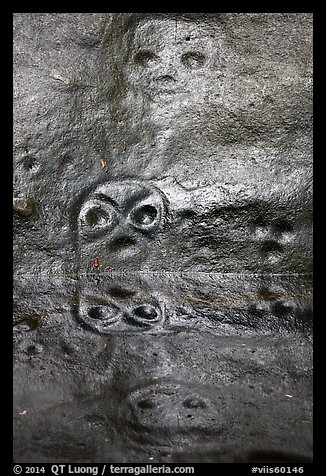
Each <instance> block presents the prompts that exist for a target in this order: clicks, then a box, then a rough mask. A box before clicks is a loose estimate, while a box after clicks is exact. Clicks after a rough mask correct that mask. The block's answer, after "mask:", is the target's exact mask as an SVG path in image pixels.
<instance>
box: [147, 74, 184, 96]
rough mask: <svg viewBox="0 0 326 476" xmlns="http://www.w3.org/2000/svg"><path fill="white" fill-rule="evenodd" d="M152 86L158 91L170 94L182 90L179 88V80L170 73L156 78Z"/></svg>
mask: <svg viewBox="0 0 326 476" xmlns="http://www.w3.org/2000/svg"><path fill="white" fill-rule="evenodd" d="M152 88H153V90H155V91H156V92H163V93H168V94H169V93H176V92H180V91H179V89H177V80H176V79H175V78H174V77H173V76H170V75H164V76H159V77H158V78H155V79H154V81H153V86H152Z"/></svg>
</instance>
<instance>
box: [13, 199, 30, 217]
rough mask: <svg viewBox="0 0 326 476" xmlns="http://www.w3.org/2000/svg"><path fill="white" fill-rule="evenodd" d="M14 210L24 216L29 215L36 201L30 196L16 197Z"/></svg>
mask: <svg viewBox="0 0 326 476" xmlns="http://www.w3.org/2000/svg"><path fill="white" fill-rule="evenodd" d="M13 207H14V211H15V212H16V213H18V214H19V215H21V216H23V217H29V216H31V214H32V213H33V211H34V201H33V200H32V199H31V198H28V197H20V198H14V202H13Z"/></svg>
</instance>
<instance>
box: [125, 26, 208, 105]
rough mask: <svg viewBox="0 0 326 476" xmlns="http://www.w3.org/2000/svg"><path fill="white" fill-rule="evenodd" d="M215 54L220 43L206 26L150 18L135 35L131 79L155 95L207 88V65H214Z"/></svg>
mask: <svg viewBox="0 0 326 476" xmlns="http://www.w3.org/2000/svg"><path fill="white" fill-rule="evenodd" d="M214 48H215V51H214ZM215 54H217V52H216V44H215V45H213V40H212V35H211V33H210V32H209V31H208V30H207V29H205V28H204V27H203V26H198V25H195V24H193V23H190V22H185V21H171V20H164V21H160V22H158V21H147V22H144V23H143V24H141V26H140V27H139V28H138V30H137V31H136V34H135V39H134V47H133V55H132V58H131V64H130V71H129V76H130V78H129V80H130V82H131V83H132V84H133V85H134V86H135V87H136V88H142V89H143V90H144V92H145V93H148V94H149V95H154V96H157V95H162V94H163V95H173V94H175V93H183V92H189V91H194V92H196V93H199V92H200V91H201V90H202V89H203V88H204V89H205V86H204V85H205V82H206V83H207V78H206V76H207V68H211V67H212V65H213V56H214V55H215ZM198 88H199V90H198Z"/></svg>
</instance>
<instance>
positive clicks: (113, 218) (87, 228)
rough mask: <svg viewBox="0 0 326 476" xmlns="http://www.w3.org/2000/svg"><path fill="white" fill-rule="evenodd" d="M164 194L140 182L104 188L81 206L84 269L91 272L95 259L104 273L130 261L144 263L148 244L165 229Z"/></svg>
mask: <svg viewBox="0 0 326 476" xmlns="http://www.w3.org/2000/svg"><path fill="white" fill-rule="evenodd" d="M164 217H165V205H164V200H163V194H162V193H161V192H159V190H158V189H157V188H155V187H153V186H151V185H149V184H146V185H142V184H141V183H139V182H137V181H128V182H123V181H122V182H115V183H108V184H105V185H100V186H99V187H97V189H96V190H94V191H93V192H92V193H91V194H90V195H89V196H88V198H87V200H86V201H85V202H84V203H83V205H82V206H81V209H80V212H79V217H78V237H79V240H78V241H79V251H80V267H81V269H85V268H86V269H89V267H90V266H91V264H92V263H93V262H94V259H95V258H98V264H97V263H96V265H97V266H100V269H101V270H102V271H103V270H105V268H106V267H109V268H110V265H112V264H115V265H119V269H121V264H123V263H125V262H126V261H128V259H130V260H131V261H132V262H133V263H137V259H139V260H142V261H144V259H145V257H146V254H147V253H148V252H149V249H148V247H147V246H146V245H148V244H149V242H150V241H152V240H153V239H154V237H155V236H156V235H157V233H158V232H159V230H160V229H161V228H162V227H163V224H164Z"/></svg>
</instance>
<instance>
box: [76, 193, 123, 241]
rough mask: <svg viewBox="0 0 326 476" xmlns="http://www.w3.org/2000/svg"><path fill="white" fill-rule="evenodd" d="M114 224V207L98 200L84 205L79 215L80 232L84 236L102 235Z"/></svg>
mask: <svg viewBox="0 0 326 476" xmlns="http://www.w3.org/2000/svg"><path fill="white" fill-rule="evenodd" d="M115 223H116V211H115V209H114V207H113V206H111V205H110V204H107V203H103V202H102V201H100V200H90V201H89V202H87V203H85V204H84V206H83V208H82V209H81V212H80V215H79V226H80V231H81V234H84V235H86V236H93V235H99V234H101V233H102V232H103V233H104V232H106V231H107V230H108V229H109V228H111V227H112V226H114V225H115Z"/></svg>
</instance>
